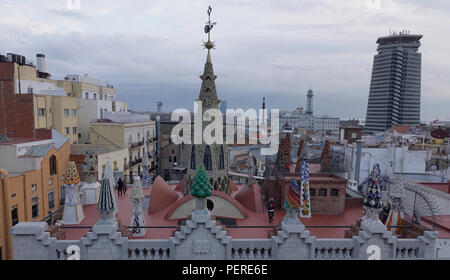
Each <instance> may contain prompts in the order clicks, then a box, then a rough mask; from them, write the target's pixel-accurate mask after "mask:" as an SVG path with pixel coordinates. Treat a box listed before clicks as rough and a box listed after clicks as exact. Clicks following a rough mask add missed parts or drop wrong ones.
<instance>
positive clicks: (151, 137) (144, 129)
mask: <svg viewBox="0 0 450 280" xmlns="http://www.w3.org/2000/svg"><path fill="white" fill-rule="evenodd" d="M89 136H90V143H91V144H95V145H103V146H105V147H106V148H108V150H109V151H111V152H112V151H117V150H122V149H124V148H127V149H128V161H127V162H125V163H124V165H125V166H127V165H128V169H126V170H124V175H125V176H127V178H129V179H131V178H132V176H135V175H138V174H141V172H142V158H143V157H144V156H146V157H148V159H149V165H150V167H153V166H155V165H156V164H157V162H156V161H155V150H156V127H155V122H154V121H147V122H131V123H128V122H127V123H121V122H112V121H111V120H108V121H101V120H99V121H98V122H93V123H90V132H89ZM100 172H101V169H99V173H100Z"/></svg>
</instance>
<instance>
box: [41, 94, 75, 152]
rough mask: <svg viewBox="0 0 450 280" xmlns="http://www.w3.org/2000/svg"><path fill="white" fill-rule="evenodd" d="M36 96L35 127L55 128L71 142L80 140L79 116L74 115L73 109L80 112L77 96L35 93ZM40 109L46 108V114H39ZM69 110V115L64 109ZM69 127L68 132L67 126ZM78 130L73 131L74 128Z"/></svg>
mask: <svg viewBox="0 0 450 280" xmlns="http://www.w3.org/2000/svg"><path fill="white" fill-rule="evenodd" d="M33 96H34V122H35V123H34V126H35V128H48V129H51V128H53V129H55V130H56V131H58V132H59V133H61V134H62V135H64V136H66V137H67V138H68V139H69V141H70V143H72V144H73V143H77V142H78V118H77V115H75V116H73V115H72V110H73V109H75V110H76V114H78V107H77V106H78V105H77V98H75V97H69V96H51V95H37V94H35V95H33ZM39 109H44V110H45V116H40V115H39ZM65 109H67V110H69V116H65V115H64V110H65ZM66 127H69V133H68V134H67V133H66V131H65V128H66ZM74 127H76V129H77V131H76V132H75V133H73V128H74Z"/></svg>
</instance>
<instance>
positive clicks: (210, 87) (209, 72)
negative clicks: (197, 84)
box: [198, 6, 220, 111]
mask: <svg viewBox="0 0 450 280" xmlns="http://www.w3.org/2000/svg"><path fill="white" fill-rule="evenodd" d="M211 11H212V8H211V6H209V7H208V11H207V12H208V21H207V22H206V25H205V33H207V34H208V41H207V42H203V46H204V47H205V48H206V49H208V54H207V56H206V63H205V68H204V71H203V75H201V76H200V79H201V80H202V86H201V89H200V96H199V98H198V101H202V106H203V111H205V110H208V109H212V108H214V109H218V108H219V107H218V106H219V103H220V100H219V99H218V97H217V92H216V84H215V82H214V80H215V79H216V78H217V76H216V75H214V70H213V65H212V61H211V52H210V51H211V49H213V48H214V43H213V42H211V30H212V29H213V27H214V25H215V24H216V22H214V23H211Z"/></svg>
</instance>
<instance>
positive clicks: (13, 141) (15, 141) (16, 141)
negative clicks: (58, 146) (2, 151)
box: [0, 137, 52, 145]
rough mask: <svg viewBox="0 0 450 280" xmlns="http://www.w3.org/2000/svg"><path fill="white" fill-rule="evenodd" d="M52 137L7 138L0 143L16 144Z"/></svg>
mask: <svg viewBox="0 0 450 280" xmlns="http://www.w3.org/2000/svg"><path fill="white" fill-rule="evenodd" d="M51 139H52V138H51V137H50V138H9V141H8V142H0V145H17V144H23V143H30V142H37V141H45V140H51Z"/></svg>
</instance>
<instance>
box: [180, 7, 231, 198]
mask: <svg viewBox="0 0 450 280" xmlns="http://www.w3.org/2000/svg"><path fill="white" fill-rule="evenodd" d="M211 11H212V9H211V7H209V8H208V22H207V24H206V26H205V33H207V34H208V41H207V42H204V44H203V46H204V47H205V48H206V49H207V50H208V54H207V56H206V63H205V67H204V70H203V75H201V76H200V79H201V80H202V85H201V88H200V95H199V98H198V99H197V101H201V102H202V103H201V104H202V111H201V112H198V113H201V114H202V116H203V113H204V112H205V111H206V110H208V109H219V103H220V100H219V98H218V97H217V91H216V84H215V79H216V78H217V76H216V75H214V70H213V65H212V62H211V49H213V48H214V43H213V42H211V40H210V38H211V37H210V32H211V30H212V28H213V27H214V25H215V24H216V23H215V22H214V23H211ZM208 124H210V122H207V121H203V122H202V128H203V130H204V129H205V127H206V126H207V125H208ZM188 149H189V150H188V153H187V155H188V157H187V162H188V164H189V165H188V170H187V173H186V178H185V188H184V194H185V195H186V194H189V193H190V192H191V190H190V189H191V186H192V184H193V182H194V179H195V175H196V173H197V168H198V167H200V164H201V163H203V165H204V167H205V170H206V173H207V175H208V177H209V180H210V184H211V186H212V187H213V189H214V190H218V191H223V192H225V193H227V194H231V189H230V183H229V178H228V172H227V168H228V149H227V145H226V144H225V143H224V144H216V143H213V144H211V145H207V144H206V143H205V142H203V143H202V144H195V145H189V146H188Z"/></svg>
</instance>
